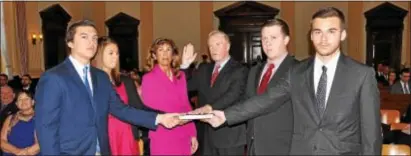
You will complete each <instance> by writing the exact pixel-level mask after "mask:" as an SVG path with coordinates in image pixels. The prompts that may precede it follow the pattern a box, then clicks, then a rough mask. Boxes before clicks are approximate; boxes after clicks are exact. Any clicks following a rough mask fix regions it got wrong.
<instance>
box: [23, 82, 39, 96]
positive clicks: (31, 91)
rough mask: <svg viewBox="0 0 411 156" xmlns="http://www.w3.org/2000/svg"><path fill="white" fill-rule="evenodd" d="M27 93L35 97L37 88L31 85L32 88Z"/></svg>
mask: <svg viewBox="0 0 411 156" xmlns="http://www.w3.org/2000/svg"><path fill="white" fill-rule="evenodd" d="M21 90H24V89H23V87H21ZM27 91H28V92H30V93H31V94H33V96H34V94H35V93H36V86H34V85H33V84H30V87H29V89H28V90H27Z"/></svg>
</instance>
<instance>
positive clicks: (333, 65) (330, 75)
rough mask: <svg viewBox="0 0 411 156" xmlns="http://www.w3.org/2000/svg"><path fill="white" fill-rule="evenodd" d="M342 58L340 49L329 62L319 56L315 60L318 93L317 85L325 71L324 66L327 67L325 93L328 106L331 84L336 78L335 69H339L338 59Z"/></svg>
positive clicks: (315, 80) (315, 82) (315, 83)
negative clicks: (325, 62) (323, 60)
mask: <svg viewBox="0 0 411 156" xmlns="http://www.w3.org/2000/svg"><path fill="white" fill-rule="evenodd" d="M339 58H340V51H337V54H336V56H335V57H334V58H332V59H331V60H330V61H329V62H328V63H327V64H324V63H323V62H322V61H321V60H320V59H319V58H318V57H315V60H314V87H315V88H314V90H315V95H317V87H318V83H319V82H320V77H321V74H322V72H323V69H322V67H323V66H325V67H327V91H326V94H325V106H327V101H328V95H330V90H331V86H332V83H333V80H334V75H335V70H336V69H337V64H338V59H339Z"/></svg>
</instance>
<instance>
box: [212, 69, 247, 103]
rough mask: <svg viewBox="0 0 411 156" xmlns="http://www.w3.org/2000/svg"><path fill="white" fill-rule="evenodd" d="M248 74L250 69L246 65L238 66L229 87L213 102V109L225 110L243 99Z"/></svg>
mask: <svg viewBox="0 0 411 156" xmlns="http://www.w3.org/2000/svg"><path fill="white" fill-rule="evenodd" d="M247 76H248V69H247V68H246V67H241V68H238V69H237V70H236V71H235V72H234V73H233V75H232V80H230V83H231V84H229V86H230V87H229V89H228V90H227V91H226V92H224V94H221V95H220V98H217V100H216V101H214V102H213V103H212V107H213V109H218V110H223V109H225V108H227V107H229V106H231V105H233V104H235V102H237V101H239V100H241V96H243V95H244V92H245V87H246V85H247Z"/></svg>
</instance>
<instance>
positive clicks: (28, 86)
mask: <svg viewBox="0 0 411 156" xmlns="http://www.w3.org/2000/svg"><path fill="white" fill-rule="evenodd" d="M32 84H33V83H32V79H31V76H30V75H29V74H25V75H23V76H22V77H21V90H26V91H29V92H30V93H32V94H33V95H34V93H35V89H36V87H35V86H33V85H32Z"/></svg>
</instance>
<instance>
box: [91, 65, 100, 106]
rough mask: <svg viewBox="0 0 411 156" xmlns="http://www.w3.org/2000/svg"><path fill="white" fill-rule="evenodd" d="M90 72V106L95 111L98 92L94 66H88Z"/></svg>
mask: <svg viewBox="0 0 411 156" xmlns="http://www.w3.org/2000/svg"><path fill="white" fill-rule="evenodd" d="M90 74H91V82H92V84H93V95H92V96H93V101H92V106H93V109H94V111H97V108H96V107H97V106H96V104H97V101H98V95H97V93H98V89H99V88H98V85H97V84H98V79H97V75H96V74H97V71H96V69H95V68H94V67H91V68H90Z"/></svg>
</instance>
